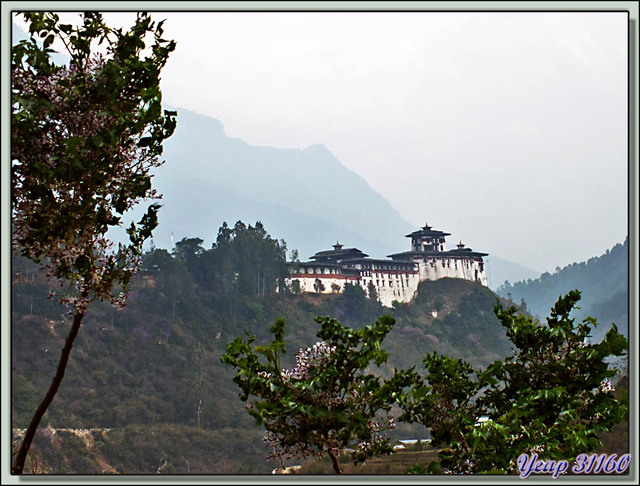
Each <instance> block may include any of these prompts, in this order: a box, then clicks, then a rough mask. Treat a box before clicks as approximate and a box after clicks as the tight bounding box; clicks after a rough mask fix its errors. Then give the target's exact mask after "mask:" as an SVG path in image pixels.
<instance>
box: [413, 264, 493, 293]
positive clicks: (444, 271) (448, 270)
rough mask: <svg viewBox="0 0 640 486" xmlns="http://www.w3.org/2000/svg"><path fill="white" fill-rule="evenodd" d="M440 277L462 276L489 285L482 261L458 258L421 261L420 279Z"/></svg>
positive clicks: (436, 278)
mask: <svg viewBox="0 0 640 486" xmlns="http://www.w3.org/2000/svg"><path fill="white" fill-rule="evenodd" d="M440 278H461V279H464V280H471V281H472V282H476V281H477V282H479V283H481V284H482V285H484V286H485V287H486V286H487V276H486V275H485V273H484V268H483V266H481V263H480V262H477V261H473V260H468V259H464V260H460V259H456V258H438V259H434V258H430V259H429V261H428V262H421V263H420V281H421V282H422V281H424V280H438V279H440Z"/></svg>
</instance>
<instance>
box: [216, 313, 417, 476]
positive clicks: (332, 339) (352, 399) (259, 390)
mask: <svg viewBox="0 0 640 486" xmlns="http://www.w3.org/2000/svg"><path fill="white" fill-rule="evenodd" d="M316 322H317V323H318V324H320V326H321V328H320V330H319V331H318V334H317V335H318V337H319V338H320V339H321V340H322V341H320V342H318V343H316V344H315V345H314V346H312V347H310V348H308V349H301V350H300V351H299V352H298V354H297V356H296V364H295V366H294V367H293V369H290V370H283V369H282V365H281V355H282V354H284V353H285V352H286V343H285V342H284V341H283V338H284V327H285V323H284V320H283V319H278V320H277V321H276V322H275V324H274V325H273V326H271V328H270V330H271V332H272V333H273V335H274V340H273V341H272V342H271V343H270V344H269V345H268V346H253V342H254V341H255V337H254V336H248V338H247V339H245V340H243V339H241V338H237V339H236V340H234V341H233V342H232V343H230V344H229V345H228V346H227V352H226V353H225V354H224V355H223V356H222V358H221V359H222V362H223V363H225V364H227V365H230V366H233V367H234V368H236V369H237V373H236V376H235V378H234V379H233V381H234V382H235V383H237V384H238V385H239V386H240V389H241V390H242V394H241V399H242V400H243V401H248V402H249V405H248V406H247V409H248V411H249V413H250V414H251V415H252V416H253V417H254V418H255V419H256V423H258V424H260V423H262V424H264V426H265V428H266V430H267V436H266V437H265V440H266V442H267V443H268V444H269V445H270V446H271V447H272V454H271V457H272V458H279V459H280V460H281V462H284V459H285V458H294V457H295V458H308V457H311V456H320V457H323V456H326V455H328V456H329V457H330V458H331V461H332V464H333V469H334V470H335V472H336V473H338V474H340V472H341V471H340V466H339V464H338V460H337V458H338V456H339V455H340V453H341V452H343V451H344V450H345V449H346V448H347V447H348V448H351V449H352V450H353V452H352V459H353V461H354V462H355V463H358V462H361V461H364V460H365V459H366V458H368V457H371V456H373V455H375V454H380V453H389V452H391V451H392V449H391V448H390V446H389V443H388V439H386V438H385V436H384V431H385V430H386V429H390V428H393V427H394V425H395V424H394V422H393V418H392V417H391V416H390V415H389V414H388V412H389V410H390V409H391V406H392V404H393V403H394V401H395V396H396V394H397V393H398V392H399V390H400V389H401V388H402V387H404V386H406V385H408V384H409V382H410V379H411V375H410V374H409V373H405V372H397V373H395V374H394V376H393V377H392V378H390V379H389V380H387V381H383V380H381V378H379V377H376V376H374V375H372V374H371V373H367V372H366V371H367V370H368V368H369V367H370V366H371V365H372V364H375V365H378V366H380V365H381V364H383V363H385V362H386V360H387V356H388V355H387V353H386V352H385V351H384V350H383V349H382V348H381V346H380V345H381V343H382V341H383V339H384V338H385V336H386V335H387V334H388V333H389V331H391V329H392V327H393V325H394V324H395V320H394V319H393V318H391V317H389V316H385V317H382V318H380V319H379V320H378V321H377V322H376V323H375V324H373V325H369V326H365V327H364V328H362V329H359V330H354V329H351V328H348V327H343V326H342V325H341V324H340V323H339V322H338V321H337V320H335V319H331V318H329V317H318V318H316ZM261 357H264V358H266V362H265V361H264V360H262V359H261Z"/></svg>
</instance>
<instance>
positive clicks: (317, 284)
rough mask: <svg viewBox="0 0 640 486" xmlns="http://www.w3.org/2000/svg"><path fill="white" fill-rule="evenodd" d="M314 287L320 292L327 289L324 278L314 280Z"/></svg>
mask: <svg viewBox="0 0 640 486" xmlns="http://www.w3.org/2000/svg"><path fill="white" fill-rule="evenodd" d="M313 288H314V289H315V291H316V292H317V293H319V294H321V293H322V292H324V291H325V290H326V288H325V286H324V284H323V283H322V280H320V279H319V278H316V280H315V281H314V282H313Z"/></svg>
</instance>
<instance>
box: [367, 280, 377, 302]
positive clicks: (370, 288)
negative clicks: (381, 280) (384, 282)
mask: <svg viewBox="0 0 640 486" xmlns="http://www.w3.org/2000/svg"><path fill="white" fill-rule="evenodd" d="M367 292H368V294H369V298H370V299H371V300H373V301H375V302H377V301H378V291H377V290H376V286H375V285H374V284H373V282H372V281H369V284H368V285H367Z"/></svg>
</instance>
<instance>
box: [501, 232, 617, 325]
mask: <svg viewBox="0 0 640 486" xmlns="http://www.w3.org/2000/svg"><path fill="white" fill-rule="evenodd" d="M628 252H629V239H628V238H627V239H626V240H625V241H624V243H621V244H617V245H615V246H614V247H613V248H612V249H611V250H607V252H606V253H605V254H604V255H601V256H599V257H593V258H590V259H589V260H587V261H586V262H581V263H573V264H571V265H567V266H566V267H564V268H557V269H556V271H555V272H554V273H553V274H550V273H548V272H547V273H543V274H542V275H541V276H540V278H537V279H535V280H531V279H529V280H527V281H522V282H517V283H514V284H511V283H509V282H505V284H504V285H502V286H500V287H498V289H497V291H496V292H497V293H498V294H499V295H501V296H502V297H505V298H509V299H511V300H513V301H514V302H516V303H518V304H523V303H524V305H525V306H526V308H527V309H528V310H529V311H530V312H531V313H532V314H534V315H537V316H539V317H543V316H546V315H548V312H549V309H550V308H551V306H552V305H553V304H554V302H555V301H556V300H557V298H558V296H559V295H564V294H565V293H567V292H568V291H569V290H573V289H578V290H580V291H581V292H582V301H581V303H580V307H581V309H580V311H579V312H578V313H577V315H576V317H577V318H578V319H583V318H585V317H586V316H592V317H595V318H596V319H598V321H599V322H600V323H602V324H603V325H602V326H600V327H599V328H598V329H596V332H595V333H594V335H595V336H601V335H603V333H604V332H605V331H606V329H607V328H608V324H610V323H611V322H615V323H616V325H617V326H618V328H619V329H620V332H622V333H623V334H624V335H628V334H627V333H628V319H629V318H628V266H629V253H628Z"/></svg>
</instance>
